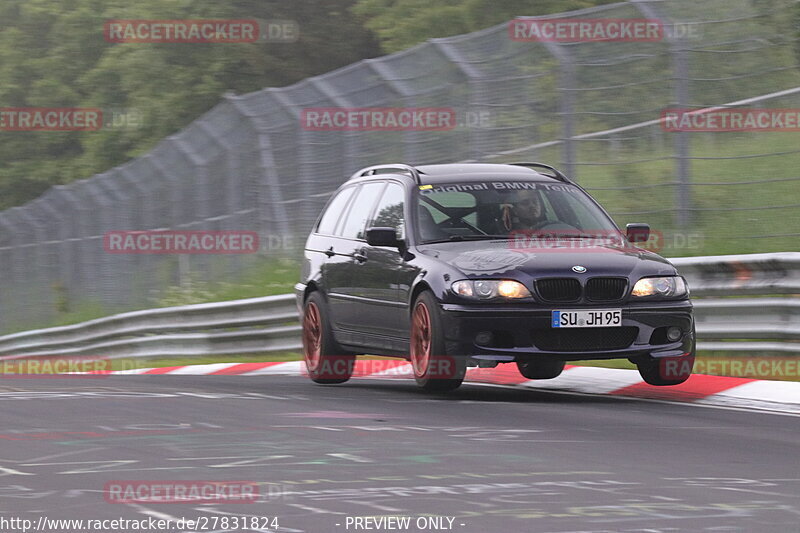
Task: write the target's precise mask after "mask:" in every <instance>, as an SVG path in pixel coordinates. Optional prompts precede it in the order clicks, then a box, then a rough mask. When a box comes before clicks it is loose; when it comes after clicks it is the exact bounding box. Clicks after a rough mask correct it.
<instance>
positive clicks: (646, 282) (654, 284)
mask: <svg viewBox="0 0 800 533" xmlns="http://www.w3.org/2000/svg"><path fill="white" fill-rule="evenodd" d="M688 295H689V287H688V285H686V280H685V279H683V278H682V277H681V276H666V277H660V278H642V279H640V280H639V281H637V282H636V285H634V286H633V290H632V291H631V296H634V297H636V298H647V297H655V298H681V297H684V296H688Z"/></svg>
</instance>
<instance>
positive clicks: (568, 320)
mask: <svg viewBox="0 0 800 533" xmlns="http://www.w3.org/2000/svg"><path fill="white" fill-rule="evenodd" d="M551 324H552V326H553V327H554V328H608V327H618V326H621V325H622V309H581V310H575V311H569V310H565V311H553V314H552V321H551Z"/></svg>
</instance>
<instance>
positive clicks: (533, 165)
mask: <svg viewBox="0 0 800 533" xmlns="http://www.w3.org/2000/svg"><path fill="white" fill-rule="evenodd" d="M508 164H509V165H515V166H518V167H531V168H543V169H546V170H549V171H551V172H552V173H553V174H554V175H553V176H550V177H551V178H555V179H557V180H558V181H563V182H564V183H572V180H571V179H569V178H568V177H567V176H566V175H565V174H563V173H562V172H561V171H560V170H558V169H557V168H555V167H551V166H550V165H545V164H544V163H508Z"/></svg>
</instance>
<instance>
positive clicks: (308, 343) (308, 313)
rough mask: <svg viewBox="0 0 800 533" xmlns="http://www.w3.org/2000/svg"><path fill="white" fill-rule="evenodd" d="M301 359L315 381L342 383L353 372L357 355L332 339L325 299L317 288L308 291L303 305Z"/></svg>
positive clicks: (309, 375)
mask: <svg viewBox="0 0 800 533" xmlns="http://www.w3.org/2000/svg"><path fill="white" fill-rule="evenodd" d="M303 359H304V361H305V363H306V370H307V371H308V377H310V378H311V380H312V381H313V382H315V383H323V384H333V383H344V382H345V381H347V380H348V379H350V377H351V376H352V375H353V367H354V366H355V359H356V358H355V356H354V355H351V354H346V353H345V352H344V351H343V350H342V349H341V348H339V346H338V344H337V343H336V341H335V340H334V338H333V333H332V332H331V327H330V322H329V318H328V316H327V314H326V312H325V301H324V299H323V298H322V295H320V293H318V292H312V293H311V295H310V296H309V297H308V299H307V300H306V303H305V306H304V308H303Z"/></svg>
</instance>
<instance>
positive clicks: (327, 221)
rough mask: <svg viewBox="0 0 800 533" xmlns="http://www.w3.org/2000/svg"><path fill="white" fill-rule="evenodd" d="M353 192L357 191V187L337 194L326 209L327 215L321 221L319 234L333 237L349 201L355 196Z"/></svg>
mask: <svg viewBox="0 0 800 533" xmlns="http://www.w3.org/2000/svg"><path fill="white" fill-rule="evenodd" d="M353 191H355V187H348V188H346V189H342V190H341V191H339V194H337V195H336V196H335V197H334V198H333V200H331V201H330V203H329V204H328V207H327V209H325V213H324V214H323V215H322V218H320V220H319V225H318V226H317V233H322V234H324V235H333V230H334V228H335V227H336V223H337V222H338V221H339V220H340V219H341V218H342V211H344V208H345V206H346V205H347V201H348V200H349V199H350V197H351V196H352V195H353Z"/></svg>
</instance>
